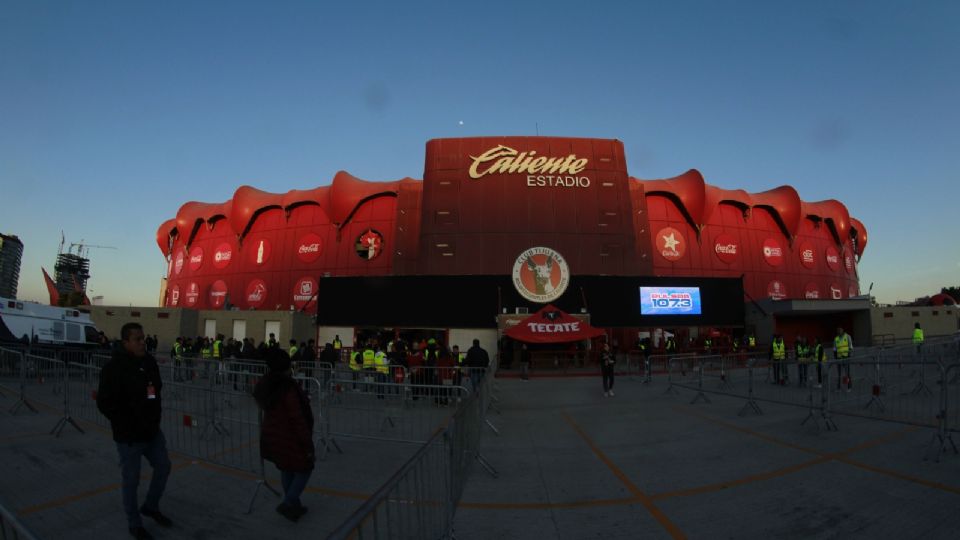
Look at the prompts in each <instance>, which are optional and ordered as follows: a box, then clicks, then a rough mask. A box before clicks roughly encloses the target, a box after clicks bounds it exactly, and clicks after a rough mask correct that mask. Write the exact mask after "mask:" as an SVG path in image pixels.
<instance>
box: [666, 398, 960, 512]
mask: <svg viewBox="0 0 960 540" xmlns="http://www.w3.org/2000/svg"><path fill="white" fill-rule="evenodd" d="M674 410H676V411H678V412H681V413H684V414H687V415H690V416H694V417H697V418H700V419H702V420H706V421H708V422H711V423H714V424H717V425H720V426H722V427H725V428H728V429H733V430H735V431H739V432H741V433H745V434H747V435H751V436H754V437H757V438H760V439H763V440H765V441H768V442H771V443H774V444H777V445H780V446H784V447H787V448H792V449H795V450H800V451H802V452H806V453H808V454H813V455H815V456H819V458H818V459H814V460H811V461H808V462H806V463H801V464H798V465H793V466H790V467H785V468H783V469H778V470H776V471H771V472H769V473H763V474H760V475H754V476H757V477H758V478H757V480H766V479H769V478H776V477H778V476H783V475H785V474H789V473H791V472H796V471H798V470H801V469H803V468H806V467H810V466H813V465H818V464H820V463H825V462H827V461H836V462H838V463H843V464H845V465H850V466H852V467H857V468H859V469H863V470H865V471H869V472H872V473H876V474H881V475H884V476H889V477H891V478H896V479H898V480H904V481H907V482H912V483H915V484H919V485H921V486H925V487H929V488H932V489H937V490H940V491H945V492H947V493H954V494H957V495H960V488H958V487H956V486H950V485H947V484H943V483H941V482H935V481H932V480H925V479H923V478H918V477H916V476H911V475H909V474H905V473H901V472H899V471H895V470H892V469H886V468H884V467H878V466H876V465H869V464H867V463H863V462H861V461H857V460H855V459H853V458H851V457H849V454H853V453H855V452H859V451H861V450H867V449H869V448H872V447H874V446H879V445H881V444H884V443H888V442H892V441H894V440H896V439H899V438H900V437H903V436H904V435H906V434H907V433H912V432H914V431H917V430H918V429H920V428H918V427H916V426H909V427H907V428H905V429H902V430H900V431H897V432H895V433H890V434H887V435H882V436H880V437H877V438H875V439H871V440H869V441H866V442H863V443H860V444H858V445H856V446H853V447H850V448H848V449H846V450H841V451H839V452H821V451H819V450H814V449H811V448H804V447H802V446H798V445H795V444H792V443H789V442H786V441H783V440H780V439H777V438H776V437H772V436H770V435H765V434H763V433H758V432H756V431H753V430H751V429H749V428H745V427H742V426H738V425H736V424H731V423H729V422H727V421H725V420H720V419H719V418H713V417H710V416H707V415H705V414H702V413H700V412H697V411H692V410H689V409H685V408H682V407H674ZM746 478H749V477H746ZM743 480H744V479H740V480H734V481H731V482H724V483H720V484H713V485H709V486H702V487H701V488H691V489H690V490H683V491H677V492H670V493H661V494H658V495H654V496H653V499H654V500H660V499H666V498H670V497H675V496H683V495H686V494H691V495H692V494H696V493H701V492H702V493H705V492H708V491H716V490H719V489H724V488H726V487H729V486H732V485H740V484H744V483H747V482H745V481H743ZM711 488H712V489H711ZM688 492H689V493H688Z"/></svg>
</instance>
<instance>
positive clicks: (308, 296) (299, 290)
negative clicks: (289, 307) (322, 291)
mask: <svg viewBox="0 0 960 540" xmlns="http://www.w3.org/2000/svg"><path fill="white" fill-rule="evenodd" d="M316 295H317V280H315V279H313V278H311V277H302V278H300V280H299V281H297V284H296V285H294V287H293V304H294V305H295V306H297V309H303V308H304V307H306V306H307V305H308V304H310V303H311V301H313V300H315V299H316Z"/></svg>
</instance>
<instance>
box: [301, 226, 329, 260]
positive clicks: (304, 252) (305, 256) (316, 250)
mask: <svg viewBox="0 0 960 540" xmlns="http://www.w3.org/2000/svg"><path fill="white" fill-rule="evenodd" d="M321 251H323V240H322V239H321V238H320V235H319V234H316V233H312V232H311V233H307V234H305V235H303V236H302V237H300V240H299V241H298V242H297V258H298V259H300V260H301V261H303V262H305V263H311V262H313V261H315V260H317V259H318V258H319V257H320V253H321Z"/></svg>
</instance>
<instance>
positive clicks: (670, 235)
mask: <svg viewBox="0 0 960 540" xmlns="http://www.w3.org/2000/svg"><path fill="white" fill-rule="evenodd" d="M656 242H657V251H658V252H659V253H660V255H661V256H662V257H663V258H664V259H666V260H668V261H670V262H673V261H676V260H679V259H681V258H682V257H683V254H684V253H686V251H687V246H686V244H687V243H686V241H685V240H684V239H683V234H681V233H680V231H678V230H676V229H674V228H673V227H665V228H663V229H660V232H658V233H657V238H656Z"/></svg>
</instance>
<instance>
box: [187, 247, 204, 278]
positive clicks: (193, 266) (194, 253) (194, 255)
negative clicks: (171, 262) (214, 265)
mask: <svg viewBox="0 0 960 540" xmlns="http://www.w3.org/2000/svg"><path fill="white" fill-rule="evenodd" d="M201 266H203V248H201V247H200V246H196V247H194V248H193V249H191V250H190V265H189V268H190V271H191V272H196V271H197V270H199V269H200V267H201Z"/></svg>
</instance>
